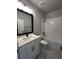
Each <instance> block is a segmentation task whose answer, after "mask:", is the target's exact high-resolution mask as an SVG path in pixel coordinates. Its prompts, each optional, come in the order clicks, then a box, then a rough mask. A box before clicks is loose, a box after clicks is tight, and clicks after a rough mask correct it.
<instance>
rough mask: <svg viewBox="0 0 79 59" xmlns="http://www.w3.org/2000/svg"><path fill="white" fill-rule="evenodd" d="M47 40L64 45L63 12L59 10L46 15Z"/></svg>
mask: <svg viewBox="0 0 79 59" xmlns="http://www.w3.org/2000/svg"><path fill="white" fill-rule="evenodd" d="M45 33H46V36H45V38H46V39H47V40H50V41H53V42H56V43H59V44H62V10H61V9H59V10H57V11H54V12H50V13H48V14H47V15H46V22H45Z"/></svg>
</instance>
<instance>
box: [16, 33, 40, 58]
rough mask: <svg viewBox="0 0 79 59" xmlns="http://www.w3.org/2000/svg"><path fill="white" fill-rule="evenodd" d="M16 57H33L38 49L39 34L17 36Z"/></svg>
mask: <svg viewBox="0 0 79 59" xmlns="http://www.w3.org/2000/svg"><path fill="white" fill-rule="evenodd" d="M17 39H18V41H17V42H18V59H35V58H36V56H37V55H38V53H39V51H40V45H39V42H40V39H41V36H37V35H34V34H30V35H29V36H28V37H26V36H25V35H22V36H18V37H17Z"/></svg>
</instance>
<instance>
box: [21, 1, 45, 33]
mask: <svg viewBox="0 0 79 59" xmlns="http://www.w3.org/2000/svg"><path fill="white" fill-rule="evenodd" d="M21 2H23V3H24V5H26V6H28V7H29V8H30V9H32V11H33V13H32V14H33V16H34V33H35V34H41V31H42V24H41V20H42V19H44V13H43V12H42V11H40V10H39V9H37V8H36V7H35V6H34V5H32V3H30V2H29V1H28V0H22V1H21Z"/></svg>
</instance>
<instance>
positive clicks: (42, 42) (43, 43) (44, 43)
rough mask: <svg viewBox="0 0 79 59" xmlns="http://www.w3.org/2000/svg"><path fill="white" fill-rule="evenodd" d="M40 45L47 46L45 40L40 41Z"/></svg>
mask: <svg viewBox="0 0 79 59" xmlns="http://www.w3.org/2000/svg"><path fill="white" fill-rule="evenodd" d="M40 43H41V44H42V45H44V46H46V45H48V42H47V41H46V40H41V41H40Z"/></svg>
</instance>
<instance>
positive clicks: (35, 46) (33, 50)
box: [29, 39, 40, 59]
mask: <svg viewBox="0 0 79 59" xmlns="http://www.w3.org/2000/svg"><path fill="white" fill-rule="evenodd" d="M39 49H40V46H39V39H37V40H35V41H33V42H31V43H29V53H30V56H31V57H32V59H35V58H36V56H37V55H38V53H39Z"/></svg>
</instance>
